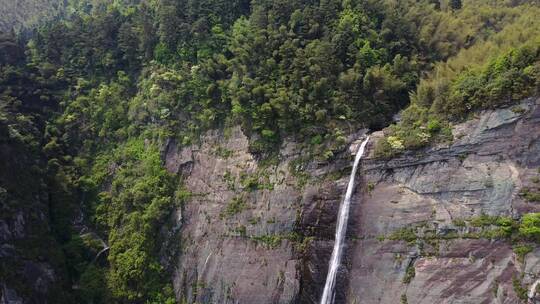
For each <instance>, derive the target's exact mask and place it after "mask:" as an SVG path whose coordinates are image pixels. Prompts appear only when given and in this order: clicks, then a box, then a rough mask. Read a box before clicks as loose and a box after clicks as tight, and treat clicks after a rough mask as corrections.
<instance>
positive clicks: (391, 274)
mask: <svg viewBox="0 0 540 304" xmlns="http://www.w3.org/2000/svg"><path fill="white" fill-rule="evenodd" d="M539 103H540V102H539V100H536V99H529V100H526V101H524V102H523V103H522V104H521V105H520V106H519V109H517V108H516V107H513V108H507V109H499V110H490V111H486V112H484V113H482V114H481V115H479V116H478V117H477V118H475V119H473V120H471V121H468V122H466V123H464V124H461V125H458V126H456V127H455V128H454V132H455V138H456V140H455V141H454V142H453V143H452V144H450V145H446V146H439V147H435V148H430V149H426V150H423V151H417V152H414V153H413V152H408V153H405V154H403V155H402V156H400V157H396V158H394V159H391V160H378V159H375V158H373V156H372V155H371V157H370V158H368V159H366V160H365V161H363V168H362V169H361V173H360V175H361V177H359V185H358V187H357V194H356V196H355V199H354V204H353V206H352V210H351V212H352V214H351V220H350V224H349V233H348V241H347V246H346V247H347V248H346V254H345V260H344V263H343V267H342V269H341V271H340V275H339V277H338V287H337V294H336V302H337V303H367V304H372V303H400V301H401V302H404V301H405V300H407V301H408V303H519V302H520V300H519V299H518V298H517V295H516V292H515V290H514V289H515V288H514V286H513V283H514V282H513V280H514V279H515V278H518V279H519V281H520V283H521V284H522V286H523V287H524V288H525V287H527V286H530V285H531V284H533V283H534V282H535V280H536V279H538V278H539V277H540V269H539V267H540V266H539V265H540V263H539V260H540V252H539V251H538V250H534V251H533V252H531V253H529V254H527V255H526V256H525V259H524V261H523V262H520V261H518V259H517V258H516V255H515V253H514V252H513V250H512V246H511V245H510V244H509V243H508V242H505V241H502V240H501V241H490V240H487V239H483V238H478V239H474V238H458V237H450V235H452V233H455V232H456V231H460V229H461V230H463V229H468V228H464V227H460V226H459V225H457V224H456V221H458V220H460V219H466V218H471V217H473V216H478V215H481V214H488V215H499V216H510V217H513V218H518V217H519V215H521V214H522V213H525V212H535V211H539V210H540V207H539V206H537V205H535V204H534V203H528V202H526V201H524V200H523V199H522V198H521V197H520V196H519V191H520V189H521V188H523V187H526V186H528V185H529V184H530V183H531V181H530V179H531V177H533V176H534V175H535V174H537V173H538V171H537V170H538V167H540V153H539V152H540V139H539V137H540V107H539ZM359 135H360V134H355V135H354V136H351V137H350V138H349V140H350V142H353V140H355V139H357V138H359ZM377 136H379V137H380V134H377V133H376V134H375V141H376V140H377V139H376V138H377ZM305 156H306V153H305V151H303V150H302V149H301V148H300V147H299V146H297V145H295V144H293V143H290V142H288V143H285V144H284V145H283V147H282V149H281V151H280V155H279V159H278V160H275V161H273V162H270V163H268V162H266V163H264V162H260V161H257V160H256V159H255V158H254V157H253V156H252V155H251V154H250V153H249V152H248V139H247V138H246V136H245V135H244V134H243V133H242V132H241V130H240V129H239V128H234V129H233V130H232V132H229V133H228V134H225V133H222V132H218V131H214V132H210V133H208V134H207V135H206V136H205V137H204V139H203V142H202V144H201V145H199V146H190V147H184V148H179V147H177V146H176V145H175V144H174V143H173V144H170V145H169V148H168V150H167V152H166V157H165V158H166V165H167V168H168V169H169V171H171V172H175V173H179V174H180V175H182V176H183V180H184V182H183V184H184V187H186V189H187V190H189V191H190V192H191V197H190V198H189V199H188V200H187V202H186V204H185V205H184V206H183V207H182V210H181V215H182V216H181V217H178V218H179V221H180V224H181V239H180V240H177V241H176V242H177V243H176V246H177V247H178V248H179V249H180V251H181V253H180V254H179V256H178V260H177V263H176V267H175V271H174V287H175V291H176V293H177V296H178V298H182V299H184V300H187V302H188V303H192V302H199V303H317V302H318V300H319V297H320V293H321V292H322V286H323V285H324V280H325V276H326V272H327V267H328V265H327V263H328V259H329V257H330V253H331V249H332V244H333V238H334V228H335V219H336V213H337V210H338V207H339V203H340V201H341V199H342V195H343V192H344V189H345V186H346V182H347V179H348V171H349V170H350V160H351V155H350V152H349V151H346V150H344V151H342V153H340V154H338V155H337V156H336V158H335V159H334V160H332V161H330V162H320V161H316V160H310V159H306V157H305ZM300 160H301V161H300ZM179 213H180V211H179ZM417 226H418V227H420V228H419V229H420V231H427V230H431V231H434V233H435V235H437V236H440V239H439V240H437V242H436V243H434V244H428V245H426V244H423V243H421V242H406V241H403V240H399V239H394V240H389V239H388V236H389V235H391V234H392V233H395V232H396V231H399V230H400V229H403V228H407V227H417ZM462 232H463V231H462ZM445 236H447V237H445ZM383 239H384V240H383ZM411 268H412V269H414V275H411V273H410V272H411ZM406 276H408V278H406V279H404V278H405V277H406Z"/></svg>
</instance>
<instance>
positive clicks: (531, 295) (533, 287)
mask: <svg viewBox="0 0 540 304" xmlns="http://www.w3.org/2000/svg"><path fill="white" fill-rule="evenodd" d="M538 284H540V279H538V280H536V281H535V282H534V283H533V284H532V285H531V288H529V293H528V294H527V296H528V298H529V301H528V303H532V299H533V298H534V296H535V295H536V287H537V286H538Z"/></svg>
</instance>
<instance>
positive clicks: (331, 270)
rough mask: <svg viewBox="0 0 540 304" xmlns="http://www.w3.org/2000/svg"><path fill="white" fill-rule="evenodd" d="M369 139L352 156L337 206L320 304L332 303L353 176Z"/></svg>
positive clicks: (347, 218) (347, 216)
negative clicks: (341, 197)
mask: <svg viewBox="0 0 540 304" xmlns="http://www.w3.org/2000/svg"><path fill="white" fill-rule="evenodd" d="M368 141H369V136H368V137H367V138H366V139H365V140H364V141H363V142H362V144H361V145H360V147H359V148H358V152H357V153H356V157H355V158H354V165H353V168H352V172H351V177H350V178H349V184H348V185H347V192H346V193H345V198H344V199H343V203H341V207H340V208H339V214H338V221H337V226H336V240H335V241H334V249H333V251H332V257H331V258H330V264H329V267H328V275H327V276H326V284H325V285H324V291H323V295H322V298H321V304H332V303H333V302H334V288H335V286H336V275H337V271H338V268H339V265H340V262H341V254H342V251H343V242H344V240H345V233H346V232H347V222H348V220H349V208H350V205H351V197H352V194H353V188H354V177H355V175H356V171H357V170H358V163H359V162H360V159H361V158H362V156H363V155H364V150H365V149H366V145H367V143H368Z"/></svg>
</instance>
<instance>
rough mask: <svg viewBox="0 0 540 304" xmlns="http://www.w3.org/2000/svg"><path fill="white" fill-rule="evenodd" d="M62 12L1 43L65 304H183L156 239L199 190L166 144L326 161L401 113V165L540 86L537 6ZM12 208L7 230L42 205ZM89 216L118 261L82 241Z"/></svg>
mask: <svg viewBox="0 0 540 304" xmlns="http://www.w3.org/2000/svg"><path fill="white" fill-rule="evenodd" d="M4 2H5V1H4ZM8 2H10V1H8ZM10 3H11V4H13V3H14V2H13V1H11V2H10ZM23 3H25V2H21V3H20V5H23ZM2 8H7V6H2ZM35 8H36V9H39V8H40V6H35ZM53 8H54V6H53ZM65 12H66V13H65V14H64V18H61V19H59V20H56V21H51V22H47V23H45V24H43V25H41V26H39V27H37V28H36V29H35V32H34V34H33V35H32V36H31V39H29V40H28V41H24V43H20V42H19V41H18V38H15V37H13V36H11V35H7V34H3V35H2V37H0V54H2V53H3V52H4V53H6V54H7V53H9V54H13V56H9V57H5V58H6V59H5V60H4V62H0V97H1V98H0V100H1V101H0V143H2V144H5V145H8V146H15V147H19V148H20V150H17V151H20V152H19V153H20V155H21V157H23V156H24V155H26V156H27V157H31V158H33V159H36V163H35V164H33V167H32V168H33V170H36V172H37V173H36V174H37V176H39V177H40V180H39V181H36V183H39V184H40V185H41V186H40V187H42V191H44V192H46V193H48V194H50V195H49V196H48V197H47V199H48V206H50V208H51V210H50V221H51V233H52V236H51V235H49V237H50V240H49V239H47V240H49V241H48V242H47V243H46V244H45V245H44V246H42V247H39V248H36V250H38V251H39V250H41V251H40V252H42V253H43V256H44V257H46V259H47V260H48V261H50V262H51V263H52V261H54V264H55V265H57V264H58V265H62V267H63V269H64V270H65V280H66V283H65V289H64V291H62V292H59V293H58V294H55V295H54V297H55V298H54V300H53V302H54V303H74V302H77V303H174V296H173V294H172V288H171V284H170V282H169V281H168V280H169V279H168V278H169V276H168V272H169V271H170V269H166V268H164V267H163V265H161V264H160V257H159V252H160V250H161V247H160V246H161V244H162V242H161V238H162V236H161V235H160V227H162V226H163V225H166V224H167V218H168V215H169V214H170V212H171V210H173V208H174V207H175V206H178V205H179V204H181V203H182V201H183V200H184V198H185V197H187V196H189V193H185V191H183V190H182V188H181V187H180V188H179V189H177V188H176V187H175V186H174V185H175V184H178V183H181V181H177V180H176V179H178V178H177V177H173V176H171V175H170V174H169V173H167V172H166V171H165V169H164V168H163V165H162V161H161V159H160V157H161V152H162V151H161V149H162V147H163V145H164V143H165V141H166V140H168V139H171V138H173V139H175V140H176V141H177V142H179V143H180V144H182V145H188V144H192V143H197V140H198V139H199V136H200V134H202V133H203V132H204V131H206V130H209V129H212V128H224V129H227V128H230V127H232V126H235V125H241V126H242V129H243V131H244V132H245V133H246V134H247V135H248V136H249V138H250V149H251V152H252V153H254V154H255V155H257V156H258V157H260V158H265V157H273V152H274V151H275V150H276V149H278V148H279V146H280V143H281V142H282V140H283V139H284V138H292V139H295V140H297V141H300V142H303V143H304V144H306V145H310V146H312V147H313V149H314V150H315V151H320V154H321V155H320V157H321V158H323V159H325V160H330V159H331V158H332V157H333V153H334V152H336V151H337V150H339V149H340V148H341V147H342V146H343V144H344V143H345V136H346V135H347V134H349V133H350V132H353V131H354V130H357V129H358V128H361V127H367V128H371V129H380V128H384V127H386V126H388V125H389V124H390V123H391V122H392V117H393V116H394V115H395V114H397V113H398V112H399V111H400V110H403V109H405V110H404V112H403V114H402V120H401V122H400V123H399V124H397V125H392V126H391V127H390V128H389V129H387V131H386V132H387V134H388V137H387V138H386V140H384V141H381V144H380V146H379V147H377V151H378V153H379V155H381V156H391V155H394V154H396V153H399V152H401V151H403V150H404V149H408V148H417V147H421V146H425V145H427V144H429V143H430V142H433V141H434V140H448V139H450V134H449V131H448V130H449V129H448V128H449V126H450V124H451V123H452V122H454V121H456V120H460V119H463V118H465V117H466V116H467V115H468V114H469V113H471V112H472V111H477V110H481V109H484V108H490V107H496V106H500V105H503V104H509V103H512V102H513V101H515V100H518V99H520V98H523V97H526V96H531V95H534V94H537V93H538V89H539V85H540V78H539V77H540V65H539V61H538V60H539V56H540V48H539V47H540V40H539V33H540V22H538V20H537V19H538V18H537V17H538V16H540V7H539V6H538V4H537V3H536V2H535V1H485V0H468V1H463V3H462V2H461V1H459V0H458V1H456V0H453V1H449V2H448V3H447V2H444V1H443V2H442V3H439V2H438V1H435V0H421V1H413V0H405V1H401V0H400V1H395V0H387V1H378V0H364V1H355V0H345V1H332V0H320V1H310V0H286V1H285V0H273V1H270V0H253V1H248V0H201V1H183V0H182V1H173V0H154V1H143V2H141V3H139V2H138V1H127V0H124V1H112V2H111V1H67V7H66V8H65ZM0 13H1V12H0ZM28 14H30V15H34V13H32V11H28ZM17 18H19V17H17ZM23 19H25V20H31V18H30V19H28V18H26V17H24V18H23ZM3 27H5V25H3ZM16 54H19V55H16ZM22 54H25V55H24V56H23V55H22ZM16 174H21V176H23V175H22V174H28V173H26V172H17V173H16ZM21 178H22V177H21ZM7 179H8V177H7V176H6V177H5V179H1V181H4V180H7ZM173 181H174V182H176V183H174V182H173ZM127 185H129V187H128V186H127ZM0 186H1V187H4V188H6V189H7V187H8V186H4V185H0ZM2 189H3V188H0V190H2ZM1 198H2V199H4V200H5V201H6V202H12V204H8V205H6V206H8V207H6V210H3V211H5V212H2V214H4V215H5V216H9V214H10V212H15V211H16V210H18V209H17V208H19V207H20V204H21V203H19V205H18V204H17V202H21V201H22V202H24V203H22V204H32V201H31V199H30V198H28V197H22V196H20V197H12V196H9V195H8V196H6V197H4V196H2V197H1ZM80 210H82V211H84V214H85V215H86V221H87V223H86V224H87V225H88V226H90V227H91V228H92V229H93V231H96V232H97V235H99V236H100V237H101V238H102V239H104V240H106V241H107V244H108V245H109V246H110V250H109V252H108V255H107V258H106V261H101V262H99V261H98V262H96V261H95V260H94V259H95V255H96V254H97V252H98V251H99V250H100V249H101V248H100V247H99V246H97V245H96V243H98V240H96V239H92V238H90V237H88V236H85V237H81V236H80V235H79V231H77V230H76V228H75V227H74V226H73V224H72V219H74V218H75V217H76V216H78V212H79V211H80ZM39 233H41V234H43V233H45V232H43V231H41V232H39ZM38 235H39V234H38ZM47 246H49V247H54V248H57V252H56V251H55V255H54V257H53V256H51V254H48V253H47V250H46V248H47ZM0 270H2V271H5V272H6V273H7V272H9V271H8V267H7V266H6V265H2V269H0ZM12 279H14V278H12ZM72 286H77V288H76V289H72V288H71V287H72ZM25 288H26V289H25ZM27 288H28V287H24V286H22V287H20V290H19V292H21V293H24V292H25V290H27Z"/></svg>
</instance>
